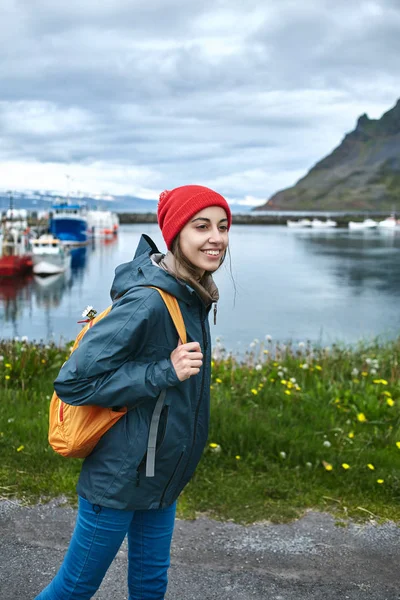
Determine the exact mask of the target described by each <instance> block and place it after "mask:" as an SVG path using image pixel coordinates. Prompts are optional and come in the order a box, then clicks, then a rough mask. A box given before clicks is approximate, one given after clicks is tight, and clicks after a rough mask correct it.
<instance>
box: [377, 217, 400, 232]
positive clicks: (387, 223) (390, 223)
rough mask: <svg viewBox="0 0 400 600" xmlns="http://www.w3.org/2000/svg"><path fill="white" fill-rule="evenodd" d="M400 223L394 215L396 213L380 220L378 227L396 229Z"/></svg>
mask: <svg viewBox="0 0 400 600" xmlns="http://www.w3.org/2000/svg"><path fill="white" fill-rule="evenodd" d="M399 225H400V223H399V222H398V221H396V218H395V217H394V215H391V216H390V217H386V219H384V220H383V221H379V223H378V227H384V228H386V229H394V228H395V227H398V226H399Z"/></svg>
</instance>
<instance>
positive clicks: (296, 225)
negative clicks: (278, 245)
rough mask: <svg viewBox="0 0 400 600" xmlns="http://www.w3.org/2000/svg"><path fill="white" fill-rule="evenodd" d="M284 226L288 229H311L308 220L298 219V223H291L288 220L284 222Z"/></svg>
mask: <svg viewBox="0 0 400 600" xmlns="http://www.w3.org/2000/svg"><path fill="white" fill-rule="evenodd" d="M286 225H287V226H288V227H293V228H297V229H301V228H304V227H311V221H310V219H300V220H299V221H291V220H290V219H289V220H288V221H286Z"/></svg>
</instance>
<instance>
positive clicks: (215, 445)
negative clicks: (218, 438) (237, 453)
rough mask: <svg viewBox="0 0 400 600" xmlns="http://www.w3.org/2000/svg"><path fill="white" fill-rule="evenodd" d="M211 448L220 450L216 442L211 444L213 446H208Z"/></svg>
mask: <svg viewBox="0 0 400 600" xmlns="http://www.w3.org/2000/svg"><path fill="white" fill-rule="evenodd" d="M208 445H209V446H210V448H218V446H219V444H216V443H215V442H211V444H208Z"/></svg>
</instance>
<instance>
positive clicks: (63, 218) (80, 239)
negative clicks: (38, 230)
mask: <svg viewBox="0 0 400 600" xmlns="http://www.w3.org/2000/svg"><path fill="white" fill-rule="evenodd" d="M50 233H51V234H52V235H53V236H54V237H55V238H57V239H59V240H60V241H61V242H62V243H63V244H68V245H82V244H86V243H87V241H88V227H87V210H86V206H85V205H82V204H72V203H71V202H70V201H69V200H65V201H59V202H56V203H55V204H53V206H52V215H51V218H50Z"/></svg>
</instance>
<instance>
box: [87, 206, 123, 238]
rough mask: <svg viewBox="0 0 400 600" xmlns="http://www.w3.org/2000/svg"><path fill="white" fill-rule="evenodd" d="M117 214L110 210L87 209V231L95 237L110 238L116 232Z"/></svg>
mask: <svg viewBox="0 0 400 600" xmlns="http://www.w3.org/2000/svg"><path fill="white" fill-rule="evenodd" d="M118 227H119V220H118V215H117V214H115V213H112V212H111V211H110V210H89V211H88V231H89V234H90V235H92V236H93V237H96V238H104V239H107V238H112V237H113V236H114V235H116V234H117V233H118Z"/></svg>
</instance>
